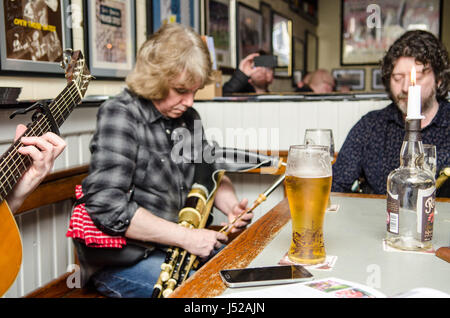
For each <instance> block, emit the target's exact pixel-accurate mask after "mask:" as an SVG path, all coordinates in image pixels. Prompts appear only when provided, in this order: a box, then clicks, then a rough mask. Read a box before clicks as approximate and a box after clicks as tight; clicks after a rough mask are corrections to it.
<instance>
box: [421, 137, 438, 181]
mask: <svg viewBox="0 0 450 318" xmlns="http://www.w3.org/2000/svg"><path fill="white" fill-rule="evenodd" d="M423 153H424V158H423V167H424V168H425V169H428V170H430V171H431V172H432V173H433V176H435V177H436V161H437V159H436V146H435V145H430V144H423Z"/></svg>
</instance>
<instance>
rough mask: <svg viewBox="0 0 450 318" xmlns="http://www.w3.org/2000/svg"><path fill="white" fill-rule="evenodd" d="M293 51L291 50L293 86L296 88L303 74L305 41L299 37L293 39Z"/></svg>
mask: <svg viewBox="0 0 450 318" xmlns="http://www.w3.org/2000/svg"><path fill="white" fill-rule="evenodd" d="M293 43H294V50H293V61H294V63H293V64H294V65H293V78H292V79H293V84H294V86H297V83H298V82H299V81H301V79H302V78H303V76H304V73H305V41H303V40H302V39H300V38H299V37H296V36H294V37H293Z"/></svg>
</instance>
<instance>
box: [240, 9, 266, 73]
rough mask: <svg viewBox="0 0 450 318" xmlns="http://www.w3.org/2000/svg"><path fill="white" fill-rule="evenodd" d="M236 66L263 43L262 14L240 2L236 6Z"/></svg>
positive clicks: (255, 51) (256, 50)
mask: <svg viewBox="0 0 450 318" xmlns="http://www.w3.org/2000/svg"><path fill="white" fill-rule="evenodd" d="M236 30H237V34H236V67H237V66H238V65H239V63H240V61H241V60H242V59H243V58H245V57H246V56H247V55H249V54H251V53H257V52H258V51H259V50H260V49H261V45H262V40H263V39H262V15H261V12H259V11H258V10H256V9H254V8H252V7H249V6H247V5H245V4H243V3H240V2H238V3H237V7H236Z"/></svg>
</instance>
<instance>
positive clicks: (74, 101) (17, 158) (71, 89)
mask: <svg viewBox="0 0 450 318" xmlns="http://www.w3.org/2000/svg"><path fill="white" fill-rule="evenodd" d="M81 98H82V97H81V95H80V92H79V90H78V88H77V86H76V84H75V83H74V82H73V81H72V82H70V83H69V84H68V85H67V86H66V87H65V88H64V90H63V91H62V92H61V93H60V94H59V95H58V96H57V97H56V98H55V99H54V100H53V101H52V102H51V104H50V105H49V106H48V108H49V109H50V112H51V113H52V115H53V117H54V119H55V121H56V124H57V125H58V127H60V126H61V125H62V124H63V123H64V121H65V120H66V119H67V117H69V115H70V113H71V112H72V110H73V109H74V108H75V106H76V105H78V104H79V103H80V102H81ZM48 131H51V124H50V121H49V120H48V119H47V118H46V117H45V116H44V115H42V114H41V115H39V117H38V118H37V119H36V120H35V121H33V122H32V123H31V124H30V125H29V126H28V128H27V130H26V131H25V132H24V133H23V135H22V136H21V137H33V136H41V135H43V134H45V133H46V132H48ZM22 146H23V144H22V143H21V142H20V138H18V139H17V140H16V141H15V142H14V144H12V145H11V146H10V147H9V149H8V150H7V151H6V152H5V153H4V154H3V155H2V156H1V157H0V202H3V200H4V199H5V198H6V196H7V195H8V193H9V192H10V191H11V190H12V188H13V187H14V186H15V185H16V183H17V181H19V179H20V178H21V177H22V175H23V174H24V173H25V172H26V171H27V170H28V168H30V166H31V164H32V160H31V158H30V157H29V156H24V155H22V154H21V153H19V152H18V149H19V148H20V147H22Z"/></svg>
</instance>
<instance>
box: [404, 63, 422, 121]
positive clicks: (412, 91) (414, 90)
mask: <svg viewBox="0 0 450 318" xmlns="http://www.w3.org/2000/svg"><path fill="white" fill-rule="evenodd" d="M411 84H412V85H411V86H410V87H409V88H408V112H407V115H406V118H407V119H422V118H424V116H422V115H421V114H420V108H421V107H420V85H416V68H415V67H414V66H413V68H412V70H411Z"/></svg>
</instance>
